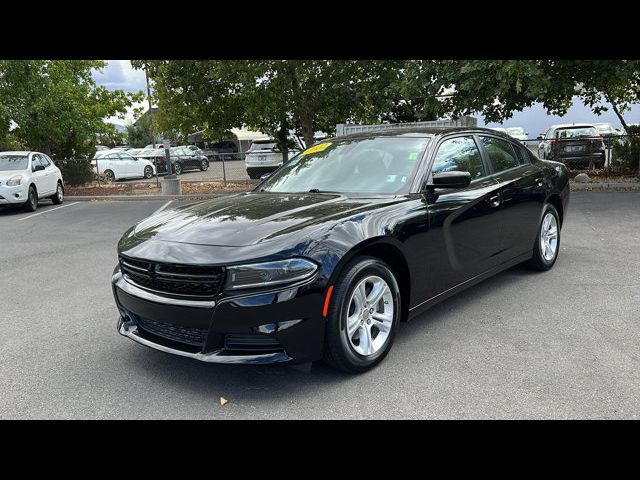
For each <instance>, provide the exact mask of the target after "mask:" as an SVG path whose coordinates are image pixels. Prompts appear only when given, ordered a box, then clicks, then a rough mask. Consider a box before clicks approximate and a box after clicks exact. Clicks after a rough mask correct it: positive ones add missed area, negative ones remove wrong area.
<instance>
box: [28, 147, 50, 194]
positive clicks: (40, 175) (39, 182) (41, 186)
mask: <svg viewBox="0 0 640 480" xmlns="http://www.w3.org/2000/svg"><path fill="white" fill-rule="evenodd" d="M41 166H44V165H43V164H42V160H41V157H40V155H39V154H37V153H34V154H32V155H31V178H32V179H33V183H35V185H36V189H37V190H38V197H40V198H42V197H44V196H45V195H46V193H47V186H46V181H45V175H46V173H45V172H44V170H38V171H36V167H41Z"/></svg>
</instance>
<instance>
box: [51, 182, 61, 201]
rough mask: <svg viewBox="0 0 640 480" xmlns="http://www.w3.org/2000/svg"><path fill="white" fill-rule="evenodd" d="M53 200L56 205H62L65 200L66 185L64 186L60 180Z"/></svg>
mask: <svg viewBox="0 0 640 480" xmlns="http://www.w3.org/2000/svg"><path fill="white" fill-rule="evenodd" d="M51 201H52V202H53V204H54V205H60V204H61V203H62V202H63V201H64V187H63V186H62V182H58V186H57V188H56V194H55V195H54V196H53V197H51Z"/></svg>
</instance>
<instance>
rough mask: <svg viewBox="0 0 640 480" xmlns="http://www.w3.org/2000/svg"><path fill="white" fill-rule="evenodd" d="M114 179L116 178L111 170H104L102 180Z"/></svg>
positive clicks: (108, 181)
mask: <svg viewBox="0 0 640 480" xmlns="http://www.w3.org/2000/svg"><path fill="white" fill-rule="evenodd" d="M115 179H116V176H115V174H114V173H113V171H111V170H105V171H104V181H105V182H107V183H111V182H113V181H115Z"/></svg>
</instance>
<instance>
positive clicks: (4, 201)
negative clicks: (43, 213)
mask: <svg viewBox="0 0 640 480" xmlns="http://www.w3.org/2000/svg"><path fill="white" fill-rule="evenodd" d="M28 194H29V188H28V187H27V185H25V184H22V185H16V186H14V187H8V186H7V185H0V205H19V204H22V203H24V202H26V201H27V200H28Z"/></svg>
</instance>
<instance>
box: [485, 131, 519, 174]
mask: <svg viewBox="0 0 640 480" xmlns="http://www.w3.org/2000/svg"><path fill="white" fill-rule="evenodd" d="M480 141H481V142H482V145H483V146H484V149H485V151H486V152H487V155H489V160H491V164H492V165H493V170H494V172H496V173H497V172H502V171H503V170H508V169H510V168H513V167H517V166H518V165H519V164H520V162H518V159H517V158H516V155H515V153H514V152H513V147H512V146H511V143H510V142H507V141H506V140H502V139H499V138H495V137H480Z"/></svg>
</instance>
